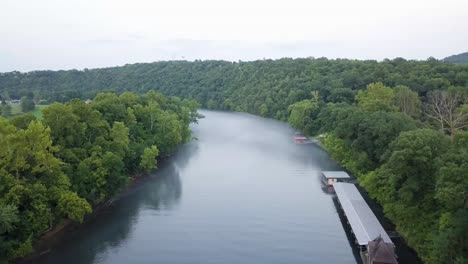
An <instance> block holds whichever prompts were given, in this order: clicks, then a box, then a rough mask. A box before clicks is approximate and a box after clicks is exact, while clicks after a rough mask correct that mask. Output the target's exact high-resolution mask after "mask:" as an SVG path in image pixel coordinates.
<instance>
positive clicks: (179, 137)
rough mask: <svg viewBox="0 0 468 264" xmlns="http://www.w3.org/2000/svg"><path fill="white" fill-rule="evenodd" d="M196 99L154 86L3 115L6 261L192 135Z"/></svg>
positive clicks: (0, 195)
mask: <svg viewBox="0 0 468 264" xmlns="http://www.w3.org/2000/svg"><path fill="white" fill-rule="evenodd" d="M197 108H198V104H197V103H196V102H195V101H192V100H186V99H185V100H181V99H179V98H177V97H165V96H162V95H161V94H159V93H156V92H154V91H149V92H147V93H146V94H144V95H142V96H139V95H136V94H135V93H131V92H125V93H122V94H120V95H117V94H115V93H99V94H97V96H96V98H94V100H93V101H92V102H91V103H89V104H86V103H85V102H83V101H82V100H79V99H74V100H71V101H69V102H66V103H53V104H51V105H50V106H49V107H47V108H46V109H44V110H43V114H44V116H43V119H42V120H37V119H36V118H35V117H34V116H33V115H32V114H24V115H20V116H15V117H13V118H11V119H9V120H7V119H4V118H1V117H0V146H2V147H1V148H0V262H2V261H7V260H9V259H14V258H18V257H21V256H24V255H26V254H28V253H30V252H31V251H32V245H33V242H34V241H35V240H36V239H37V238H39V237H40V236H41V235H42V234H43V233H44V232H46V231H47V230H49V229H51V228H53V227H54V226H55V225H57V224H58V223H60V222H61V221H63V220H64V219H67V218H68V219H70V220H73V221H77V222H81V221H83V219H84V217H85V216H86V214H89V213H90V212H91V211H92V208H93V206H95V205H99V204H101V203H103V202H105V201H106V200H108V199H109V198H111V197H113V196H114V195H115V194H116V193H117V192H119V190H121V189H122V188H123V187H124V186H126V184H127V183H128V182H129V181H130V180H131V175H132V174H134V173H144V172H147V171H149V170H152V169H154V168H156V161H157V159H158V157H161V156H166V155H168V154H170V153H171V152H172V151H173V150H174V149H175V147H176V146H177V145H179V144H181V143H183V142H186V141H188V140H190V138H191V132H190V129H189V124H190V123H191V122H196V121H197V118H198V117H199V115H198V114H197Z"/></svg>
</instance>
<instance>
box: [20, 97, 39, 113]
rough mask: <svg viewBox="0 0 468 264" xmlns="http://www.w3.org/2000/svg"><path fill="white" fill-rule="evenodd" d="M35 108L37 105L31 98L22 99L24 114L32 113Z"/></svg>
mask: <svg viewBox="0 0 468 264" xmlns="http://www.w3.org/2000/svg"><path fill="white" fill-rule="evenodd" d="M35 107H36V105H35V104H34V101H33V100H32V99H31V98H29V97H27V96H23V97H21V111H23V112H24V113H26V112H31V111H33V110H34V108H35Z"/></svg>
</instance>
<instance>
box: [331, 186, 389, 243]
mask: <svg viewBox="0 0 468 264" xmlns="http://www.w3.org/2000/svg"><path fill="white" fill-rule="evenodd" d="M333 188H334V189H335V192H336V195H337V196H338V199H339V201H340V204H341V206H342V207H343V210H344V212H345V214H346V218H347V219H348V222H349V224H350V225H351V228H352V229H353V233H354V235H355V237H356V240H357V242H358V244H359V245H361V246H363V245H367V244H368V243H369V241H372V240H374V239H376V238H377V237H378V236H379V235H380V236H381V237H382V239H383V241H384V242H386V243H391V244H393V242H392V240H391V239H390V237H389V236H388V234H387V232H385V230H384V229H383V227H382V225H381V224H380V222H379V220H377V217H376V216H375V215H374V213H373V212H372V210H371V209H370V207H369V205H367V203H366V201H365V200H364V198H362V195H361V193H359V191H358V189H357V188H356V186H354V184H351V183H342V182H338V183H335V184H333Z"/></svg>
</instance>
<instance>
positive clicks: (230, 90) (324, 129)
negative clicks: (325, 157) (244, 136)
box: [0, 58, 468, 263]
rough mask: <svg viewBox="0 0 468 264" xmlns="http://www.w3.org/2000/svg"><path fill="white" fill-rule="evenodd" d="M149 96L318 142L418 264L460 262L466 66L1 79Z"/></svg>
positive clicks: (171, 69) (465, 219) (467, 230)
mask: <svg viewBox="0 0 468 264" xmlns="http://www.w3.org/2000/svg"><path fill="white" fill-rule="evenodd" d="M153 88H154V89H156V90H157V91H159V92H162V93H163V94H167V95H176V96H180V97H184V98H193V99H196V100H197V101H199V102H200V103H201V104H202V105H203V106H204V107H207V108H211V109H222V110H234V111H243V112H249V113H253V114H257V115H261V116H266V117H273V118H276V119H280V120H284V121H289V123H290V124H291V125H292V126H293V127H294V128H296V129H298V130H301V131H302V132H304V133H305V134H307V135H321V134H322V135H324V137H323V144H324V146H325V147H326V148H327V149H328V150H329V151H330V153H331V154H332V156H333V157H334V158H335V159H336V160H337V161H339V162H340V163H341V164H342V165H343V166H345V167H346V168H348V169H349V170H351V171H352V172H353V173H354V174H355V175H356V176H357V177H358V179H359V181H360V183H361V185H362V186H364V187H365V189H366V190H367V191H368V192H369V194H370V196H371V197H373V198H375V199H377V200H378V201H379V202H380V203H381V204H382V206H383V208H384V211H385V214H386V216H387V217H389V218H390V219H391V220H392V221H393V222H394V223H395V224H396V226H397V229H398V231H399V232H400V233H401V234H402V235H403V236H404V237H405V239H406V240H407V242H408V244H409V245H410V246H411V247H413V248H414V249H415V250H416V251H417V252H418V254H419V255H420V256H421V258H422V259H423V260H424V261H425V262H427V263H467V261H468V256H467V254H468V253H467V252H468V239H467V236H466V234H468V212H467V210H468V209H467V207H468V132H467V131H466V130H467V126H468V66H466V65H457V64H451V63H444V62H441V61H437V60H435V59H429V60H427V61H407V60H404V59H401V58H400V59H395V60H385V61H382V62H377V61H356V60H328V59H325V58H320V59H280V60H262V61H254V62H235V63H234V62H226V61H195V62H186V61H173V62H156V63H148V64H133V65H126V66H123V67H114V68H106V69H95V70H85V71H58V72H52V71H42V72H30V73H19V72H12V73H4V74H1V76H0V89H1V93H0V94H1V95H2V96H3V98H20V97H22V96H32V95H33V94H36V95H40V96H41V98H43V99H46V100H48V101H49V102H53V101H59V102H61V101H66V100H69V99H72V98H75V97H77V98H82V99H86V98H92V97H93V96H94V95H95V94H96V93H98V92H101V91H116V92H123V91H126V90H132V91H136V92H138V93H144V92H147V91H148V90H151V89H153ZM102 96H103V95H99V96H98V98H97V99H96V100H95V101H97V102H93V105H95V104H96V103H97V104H96V105H95V106H94V108H95V109H96V111H100V113H101V114H102V116H103V118H105V119H106V121H107V122H108V124H109V126H111V125H112V122H113V121H119V122H120V121H121V120H122V118H125V115H116V117H115V116H114V114H111V113H113V112H114V111H113V110H108V109H107V108H100V106H99V105H100V104H99V103H98V102H99V101H100V100H98V99H99V98H100V97H102ZM104 101H105V102H108V101H107V100H104ZM111 102H112V100H111ZM112 105H113V104H108V105H107V106H108V107H110V109H112V107H114V106H112ZM117 105H118V104H117ZM129 105H131V104H129ZM127 107H128V106H127ZM51 109H54V108H52V106H51ZM124 109H125V107H124ZM108 112H109V113H108ZM131 112H132V113H133V114H134V115H137V114H138V113H140V112H139V111H138V110H137V109H134V110H132V111H131ZM48 115H49V114H47V112H45V114H44V118H45V120H47V118H48ZM129 115H130V114H129ZM141 118H143V117H141ZM107 119H108V120H107ZM130 119H131V120H133V118H130ZM33 124H35V123H33ZM46 124H47V122H46ZM51 129H52V135H54V127H53V126H51ZM59 135H60V134H59ZM67 142H68V140H67V139H66V138H63V139H61V140H60V141H58V142H57V143H60V144H69V143H67ZM70 144H72V146H73V144H75V143H70ZM158 148H160V146H159V145H158ZM62 155H63V158H64V159H70V160H71V161H73V160H76V159H75V158H74V156H73V155H71V154H70V155H71V156H69V153H68V152H67V153H63V154H62ZM75 155H76V154H75ZM93 160H94V159H93ZM89 162H91V161H89ZM137 163H138V162H136V163H135V162H131V164H137ZM72 168H73V167H72ZM69 173H73V169H70V170H69ZM84 194H85V195H91V194H92V195H91V197H94V196H93V195H95V193H94V192H91V194H88V193H87V192H85V193H84ZM82 197H86V196H82ZM98 197H99V196H98Z"/></svg>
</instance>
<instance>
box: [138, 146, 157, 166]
mask: <svg viewBox="0 0 468 264" xmlns="http://www.w3.org/2000/svg"><path fill="white" fill-rule="evenodd" d="M158 155H159V149H158V148H157V147H156V146H151V147H149V148H145V150H144V151H143V154H142V155H141V161H140V168H141V169H142V170H144V171H150V170H152V169H155V168H156V158H157V157H158Z"/></svg>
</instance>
